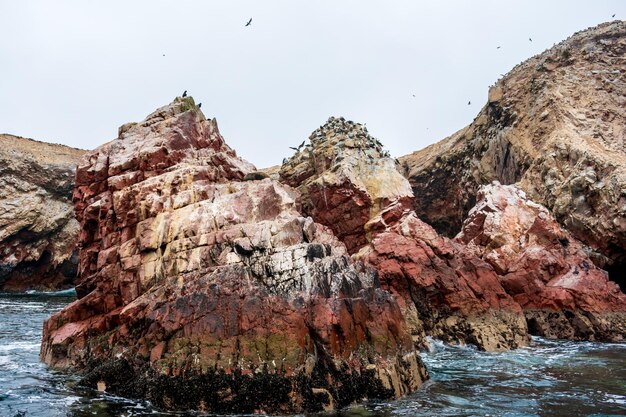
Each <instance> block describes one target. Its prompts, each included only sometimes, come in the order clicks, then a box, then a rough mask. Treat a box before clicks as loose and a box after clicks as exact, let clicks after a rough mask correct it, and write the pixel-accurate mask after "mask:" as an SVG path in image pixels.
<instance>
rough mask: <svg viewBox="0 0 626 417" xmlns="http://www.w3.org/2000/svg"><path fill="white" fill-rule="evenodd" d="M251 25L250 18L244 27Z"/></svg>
mask: <svg viewBox="0 0 626 417" xmlns="http://www.w3.org/2000/svg"><path fill="white" fill-rule="evenodd" d="M251 24H252V18H250V20H248V23H246V26H250V25H251Z"/></svg>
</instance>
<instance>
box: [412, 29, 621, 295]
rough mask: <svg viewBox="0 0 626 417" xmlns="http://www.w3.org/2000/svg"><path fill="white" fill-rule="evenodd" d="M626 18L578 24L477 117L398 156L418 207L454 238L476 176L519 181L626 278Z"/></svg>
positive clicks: (504, 81) (512, 77)
mask: <svg viewBox="0 0 626 417" xmlns="http://www.w3.org/2000/svg"><path fill="white" fill-rule="evenodd" d="M625 51H626V22H623V21H616V22H611V23H605V24H601V25H599V26H597V27H594V28H591V29H588V30H585V31H582V32H579V33H576V34H575V35H573V36H572V37H570V38H569V39H567V40H565V41H563V42H561V43H559V44H558V45H556V46H554V47H553V48H551V49H549V50H547V51H545V52H544V53H542V54H540V55H537V56H535V57H533V58H531V59H529V60H527V61H525V62H523V63H522V64H520V65H518V66H517V67H515V68H514V69H513V70H512V71H511V72H510V73H508V74H507V75H506V76H504V77H503V78H501V79H500V80H498V82H497V83H496V84H495V85H494V86H493V87H492V88H491V89H490V90H489V98H488V102H487V104H486V105H485V107H484V108H483V109H482V110H481V111H480V113H479V114H478V116H477V117H476V118H475V119H474V121H473V122H472V124H470V125H469V126H468V127H466V128H464V129H462V130H460V131H459V132H457V133H455V134H454V135H452V136H450V137H448V138H446V139H444V140H443V141H441V142H439V143H437V144H434V145H432V146H429V147H427V148H425V149H423V150H421V151H417V152H415V153H413V154H411V155H407V156H405V157H403V158H400V160H401V163H402V166H403V171H404V172H405V174H406V176H407V177H408V179H409V181H410V182H411V186H412V189H413V192H414V193H415V199H414V208H415V211H416V213H417V215H418V216H419V217H420V218H421V219H423V220H425V221H427V222H428V223H429V224H431V225H433V226H434V227H435V229H436V230H437V231H439V232H440V233H443V234H445V235H447V236H449V237H452V236H454V235H455V234H456V233H458V232H459V231H460V229H461V225H462V223H463V221H464V219H465V218H466V217H467V213H468V212H469V210H470V209H471V208H472V207H473V206H474V204H475V202H476V196H477V193H478V190H479V187H480V185H483V184H489V183H490V182H492V181H494V180H497V181H499V182H500V183H502V184H512V183H519V186H520V188H521V189H522V190H524V191H525V192H526V193H527V194H528V197H529V198H530V199H532V200H533V201H536V202H538V203H540V204H543V205H545V206H546V207H547V208H548V209H549V210H550V211H551V213H552V214H553V215H554V216H555V218H556V219H557V220H558V222H559V223H560V224H561V225H563V226H565V227H566V228H567V229H568V230H569V231H570V232H571V233H572V235H573V236H574V237H575V238H577V239H578V240H580V241H582V242H583V243H584V244H585V245H586V246H587V247H588V248H590V250H591V252H592V253H591V256H592V259H593V260H594V263H595V264H596V265H598V266H600V267H605V268H607V269H608V270H609V271H610V274H611V279H613V280H615V281H617V282H620V283H621V285H623V286H624V285H625V281H624V279H625V275H624V274H625V272H624V271H626V140H625V139H626V111H625V110H624V109H626V80H625V78H624V76H623V68H624V52H625Z"/></svg>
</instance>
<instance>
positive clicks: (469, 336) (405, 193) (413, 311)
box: [280, 118, 527, 350]
mask: <svg viewBox="0 0 626 417" xmlns="http://www.w3.org/2000/svg"><path fill="white" fill-rule="evenodd" d="M309 139H310V144H307V145H306V146H304V145H303V146H301V148H300V151H298V152H297V153H296V154H295V155H294V156H292V157H291V158H290V159H288V160H287V161H286V162H285V163H284V164H283V166H282V168H281V171H280V178H281V181H283V182H285V183H286V184H289V185H291V186H293V187H297V188H298V190H299V191H300V192H301V193H302V199H303V210H304V212H305V213H306V214H308V215H310V216H312V217H313V219H314V220H315V221H317V222H319V223H322V224H324V225H326V226H328V227H329V228H331V229H332V230H333V231H334V232H335V234H336V235H337V237H338V238H339V239H341V240H343V241H344V242H346V246H347V247H348V249H349V250H350V251H351V252H352V253H355V257H356V258H358V259H361V260H364V261H366V262H367V263H369V264H371V265H373V266H374V267H375V268H376V269H377V270H378V272H379V275H380V279H381V283H382V285H383V287H385V288H387V289H389V290H390V291H392V292H393V293H394V294H397V295H398V298H399V300H400V302H401V306H402V308H403V311H404V315H405V319H406V321H407V324H408V326H409V328H410V329H411V332H412V334H413V336H414V339H415V341H416V343H417V344H418V345H420V346H424V345H425V336H426V335H432V336H435V337H437V338H441V339H443V340H446V341H449V342H453V343H473V344H475V345H477V346H479V347H480V348H482V349H487V350H503V349H508V348H511V347H518V346H520V345H524V344H525V343H526V341H527V336H526V334H527V329H526V323H525V320H524V317H523V315H522V310H521V308H520V306H519V305H518V304H517V303H516V302H515V301H513V299H512V298H511V297H510V296H509V295H508V294H507V293H506V291H505V290H504V289H503V288H502V286H501V285H500V282H499V279H498V276H497V275H496V273H495V272H494V271H493V269H492V267H491V266H490V265H488V264H487V263H486V262H484V261H482V260H481V259H480V258H478V257H476V256H475V255H473V254H471V253H466V252H465V251H464V249H463V247H462V246H460V245H456V244H454V243H453V242H451V241H449V240H448V239H446V238H443V237H441V236H439V235H438V234H437V232H436V231H435V230H434V229H433V228H432V227H430V226H428V225H427V224H425V223H424V222H422V221H421V220H420V219H419V218H418V217H417V216H416V215H415V213H414V212H413V210H412V209H411V206H412V201H413V194H412V191H411V187H410V185H409V182H408V181H407V180H406V179H405V178H404V177H402V176H401V175H400V174H399V173H398V172H397V170H396V166H395V161H394V160H393V159H391V158H390V157H389V156H388V154H387V153H386V152H385V151H383V149H382V145H381V144H380V142H379V141H378V140H376V139H375V138H373V137H371V136H370V135H369V134H368V133H367V129H366V128H365V127H364V126H362V125H360V124H358V123H354V122H351V121H346V120H345V119H343V118H330V119H329V120H328V122H327V123H326V124H325V125H324V126H321V127H320V128H319V129H317V130H316V131H314V132H313V133H312V134H311V136H310V137H309Z"/></svg>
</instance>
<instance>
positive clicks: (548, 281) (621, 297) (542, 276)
mask: <svg viewBox="0 0 626 417" xmlns="http://www.w3.org/2000/svg"><path fill="white" fill-rule="evenodd" d="M477 198H478V202H477V204H476V206H475V207H474V208H473V209H472V210H470V212H469V215H468V217H467V219H466V220H465V222H464V224H463V228H462V230H461V233H459V235H458V236H457V237H456V238H455V240H456V241H458V242H460V243H463V244H465V245H467V248H468V250H470V251H471V252H473V253H474V254H475V255H477V256H479V257H481V258H482V259H484V260H485V261H487V262H488V263H489V264H490V265H491V266H493V267H494V269H495V270H496V271H497V272H498V274H499V275H500V277H501V278H500V280H501V282H502V285H503V286H504V288H505V289H506V291H507V292H508V293H509V294H510V295H511V296H513V298H514V299H515V301H517V302H518V303H519V304H520V305H521V306H522V307H523V308H524V312H525V315H526V318H527V321H528V324H529V326H528V327H529V330H530V331H531V332H532V333H533V334H538V335H541V336H548V337H554V338H565V339H580V340H605V341H606V340H608V341H622V340H625V339H626V295H625V294H623V293H622V292H621V291H620V289H619V287H618V286H617V284H616V283H614V282H611V281H609V280H608V275H607V273H606V271H603V270H601V269H599V268H598V267H596V266H595V265H594V264H593V262H592V261H591V259H589V257H588V255H587V253H586V252H585V251H584V248H583V245H582V244H581V243H580V242H579V241H578V240H577V239H576V238H574V237H573V236H572V235H571V234H570V233H569V232H568V231H566V230H565V229H563V228H562V227H561V226H559V224H558V223H557V222H556V220H555V219H554V217H553V216H552V214H550V212H549V211H548V210H547V209H546V208H545V207H543V206H541V205H539V204H536V203H534V202H532V201H530V200H529V199H528V198H527V197H526V194H525V193H524V192H523V191H521V190H519V189H518V188H517V187H516V186H515V185H500V184H499V183H497V182H496V183H493V184H490V185H485V186H482V187H481V188H480V189H479V192H478V197H477Z"/></svg>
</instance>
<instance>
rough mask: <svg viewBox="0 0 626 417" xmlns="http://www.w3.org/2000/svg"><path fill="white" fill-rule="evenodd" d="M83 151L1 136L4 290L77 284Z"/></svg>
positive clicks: (0, 287)
mask: <svg viewBox="0 0 626 417" xmlns="http://www.w3.org/2000/svg"><path fill="white" fill-rule="evenodd" d="M83 153H84V151H82V150H79V149H74V148H69V147H67V146H63V145H53V144H49V143H43V142H37V141H34V140H31V139H25V138H21V137H17V136H12V135H0V291H11V292H15V291H24V290H28V289H38V290H53V289H61V288H67V287H70V286H73V285H74V280H75V278H76V265H77V251H76V250H75V249H76V248H75V245H76V240H77V238H78V228H79V227H78V222H77V221H76V219H75V218H74V207H73V204H72V190H73V187H74V171H75V169H76V166H77V165H78V161H79V160H80V158H81V156H82V155H83Z"/></svg>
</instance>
